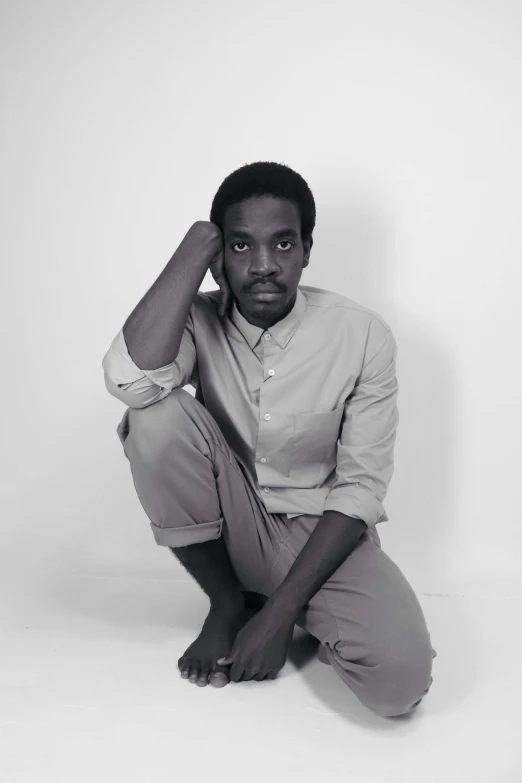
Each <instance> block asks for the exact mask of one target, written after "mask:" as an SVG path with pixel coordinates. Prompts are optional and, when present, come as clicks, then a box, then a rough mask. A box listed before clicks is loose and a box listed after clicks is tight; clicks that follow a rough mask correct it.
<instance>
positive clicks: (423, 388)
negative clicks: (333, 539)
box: [0, 0, 522, 783]
mask: <svg viewBox="0 0 522 783" xmlns="http://www.w3.org/2000/svg"><path fill="white" fill-rule="evenodd" d="M0 15H1V24H0V27H1V30H2V32H1V33H0V36H1V45H0V65H1V67H0V88H1V94H0V100H1V112H2V123H1V125H0V135H1V145H0V156H1V171H2V177H1V180H2V182H1V185H0V188H1V191H0V198H1V211H2V216H3V221H2V223H3V226H2V230H1V232H0V249H1V276H2V283H1V295H2V307H1V312H0V317H1V319H2V322H3V323H2V326H3V328H2V333H3V340H2V351H3V362H2V367H3V374H2V383H1V385H0V389H1V392H0V393H1V411H2V443H3V448H2V449H1V459H2V523H1V526H0V542H1V550H0V552H1V554H0V557H1V564H0V580H1V585H2V595H3V609H2V612H3V614H4V618H5V621H6V622H5V628H8V627H9V628H14V629H16V631H15V637H14V638H15V641H14V642H13V643H12V646H11V647H10V648H9V649H11V651H12V653H13V660H15V659H16V660H17V661H19V662H24V661H25V662H27V663H29V660H30V659H29V657H28V656H29V655H30V653H29V650H30V648H31V645H34V644H37V643H38V639H39V638H44V637H43V636H41V635H44V636H45V635H46V636H45V639H47V640H48V641H49V643H50V644H52V645H54V641H55V640H56V639H57V638H59V639H60V642H59V644H58V642H57V643H56V649H61V650H63V649H65V648H67V645H68V644H70V645H73V642H72V641H71V639H73V638H74V637H75V635H76V641H78V639H80V638H81V639H85V640H87V639H88V634H89V628H91V627H94V626H95V625H96V624H98V625H97V626H96V627H97V628H99V629H100V630H99V631H97V634H98V635H99V636H103V634H109V635H110V634H111V633H114V632H115V631H114V630H111V629H114V628H116V629H117V630H118V633H120V635H123V637H125V638H128V640H130V637H131V636H132V634H133V633H134V632H136V631H137V630H139V633H140V635H141V636H143V637H146V636H147V634H149V633H150V632H151V629H158V628H161V629H162V631H161V633H162V634H163V635H162V637H161V638H162V639H167V638H169V637H168V632H169V631H170V630H171V629H172V628H173V627H174V626H175V625H176V624H177V623H178V622H181V623H182V624H183V623H185V630H187V629H188V630H187V644H188V643H189V642H190V641H191V638H190V637H192V638H194V634H193V632H192V630H191V629H192V625H191V623H193V624H194V629H196V627H197V625H198V623H199V620H200V615H201V613H202V612H203V610H204V607H205V605H206V604H205V598H204V597H203V596H200V594H199V592H198V588H197V587H196V586H195V585H193V584H192V582H191V581H190V579H189V577H188V575H187V574H186V573H185V572H184V571H183V570H182V569H181V567H179V566H178V564H177V563H176V562H175V561H174V559H173V558H172V557H171V556H170V555H169V554H168V552H166V551H165V550H163V549H161V548H159V547H157V546H156V545H155V543H154V541H153V538H152V533H151V531H150V528H149V522H148V519H147V517H146V515H145V512H144V511H143V509H142V507H141V505H140V503H139V501H138V498H137V496H136V494H135V491H134V487H133V484H132V478H131V474H130V470H129V464H128V461H127V460H126V459H125V457H124V454H123V451H122V449H121V445H120V442H119V440H118V437H117V435H116V427H117V425H118V423H119V421H120V419H121V417H122V416H123V413H124V410H125V407H124V406H123V404H122V403H121V402H120V401H118V400H116V399H114V398H112V397H110V396H109V394H108V393H107V391H106V389H105V386H104V383H103V371H102V367H101V360H102V357H103V355H104V353H105V352H106V350H107V349H108V347H109V344H110V342H111V340H112V339H113V337H114V336H115V335H116V333H117V331H118V330H119V329H120V328H121V326H122V324H123V322H124V321H125V319H126V317H127V316H128V314H129V313H130V312H131V310H132V309H133V308H134V306H135V305H136V304H137V302H138V301H139V299H140V298H141V297H142V296H143V294H144V293H145V291H146V290H147V289H148V288H149V287H150V285H151V284H152V283H153V281H154V280H155V279H156V278H157V276H158V275H159V273H160V272H161V270H162V269H163V267H164V266H165V264H166V263H167V261H168V260H169V258H170V257H171V255H172V254H173V252H174V251H175V249H176V248H177V246H178V245H179V243H180V242H181V240H182V238H183V236H184V235H185V233H186V232H187V230H188V228H189V227H190V225H191V224H192V223H193V222H194V221H196V220H200V219H204V220H207V219H208V214H209V211H210V204H211V200H212V197H213V195H214V193H215V191H216V190H217V188H218V186H219V184H220V183H221V181H222V180H223V178H224V177H225V176H227V174H229V173H230V172H231V171H232V170H234V169H235V168H238V167H239V166H241V165H243V164H244V163H250V162H253V161H255V160H274V161H278V162H283V163H286V164H287V165H289V166H291V167H292V168H294V169H296V170H297V171H298V172H299V173H300V174H302V176H304V178H305V179H306V180H307V182H308V184H309V185H310V187H311V189H312V191H313V194H314V197H315V200H316V206H317V227H316V230H315V233H314V247H313V250H312V254H311V261H310V265H309V267H308V268H307V269H306V270H305V271H304V273H303V277H302V279H301V282H302V283H303V284H307V285H312V286H318V287H321V288H327V289H330V290H336V291H339V292H340V293H343V294H345V295H347V296H348V297H350V298H352V299H354V300H356V301H357V302H359V303H361V304H363V305H365V306H368V307H370V308H371V309H374V310H376V311H377V312H379V313H380V314H381V315H382V316H383V317H384V318H385V319H386V320H387V322H388V323H389V324H390V326H391V328H392V330H393V333H394V335H395V338H396V340H397V344H398V359H397V373H398V378H399V385H400V393H399V410H400V424H399V429H398V434H397V442H396V450H395V473H394V476H393V478H392V482H391V485H390V489H389V491H388V495H387V498H386V500H385V502H384V505H385V508H386V510H387V513H388V515H389V517H390V520H389V522H386V523H383V524H381V525H379V534H380V536H381V540H382V544H383V548H384V550H385V551H386V552H388V554H389V555H390V557H392V559H394V560H395V561H396V562H397V563H398V565H399V566H400V568H401V569H402V570H403V571H404V573H405V574H406V575H407V577H408V579H409V581H410V582H411V584H412V586H413V587H414V589H415V590H416V592H417V594H418V596H419V599H420V600H421V602H422V603H423V606H425V607H426V610H427V613H428V619H430V615H429V612H430V611H431V610H430V607H432V606H434V603H433V601H434V600H435V599H436V598H438V599H439V602H442V603H439V604H437V606H439V607H443V608H442V609H441V610H440V612H441V614H440V615H437V618H438V619H435V615H433V620H432V621H431V627H432V628H433V637H434V646H435V648H436V649H437V650H438V652H439V656H440V655H441V647H442V648H443V649H444V642H443V641H442V644H441V642H440V635H441V634H442V633H443V632H444V628H445V626H444V619H443V618H444V613H445V609H444V607H445V606H449V605H450V603H451V601H452V600H453V599H462V602H461V603H460V604H458V607H460V608H457V609H455V606H456V604H452V606H453V610H454V614H453V615H452V617H453V619H452V621H451V622H452V625H451V634H453V633H454V632H455V633H459V634H461V637H459V640H460V641H459V644H460V643H462V644H463V645H464V648H460V647H459V649H464V650H465V655H468V654H473V650H476V649H477V647H479V646H480V639H481V638H483V637H484V636H488V635H490V631H489V630H488V629H487V628H484V627H483V626H482V625H481V624H480V623H479V621H478V620H477V619H473V617H472V616H471V615H470V614H469V613H467V611H466V610H465V607H467V606H468V605H469V602H470V601H473V600H475V601H481V600H490V599H493V598H494V599H498V602H499V603H498V606H499V607H502V611H506V612H508V615H509V616H515V607H518V609H517V611H519V606H520V604H519V603H518V602H519V601H520V599H521V598H522V575H521V574H522V570H521V567H520V566H521V556H520V551H521V549H522V532H521V531H522V527H521V524H520V492H519V488H520V472H521V467H522V465H521V456H520V454H521V450H520V444H521V439H522V426H521V424H522V422H521V418H522V417H521V402H522V399H521V383H522V377H521V375H522V373H521V359H520V357H521V351H520V336H521V334H522V318H521V310H520V301H519V300H520V278H521V275H520V268H521V263H522V234H521V231H520V217H521V207H522V189H521V182H522V179H521V175H522V147H521V145H520V139H521V138H522V104H521V99H520V95H521V90H520V85H521V76H522V46H521V43H522V9H521V6H520V4H519V3H517V2H508V1H507V0H497V2H471V0H470V1H469V2H466V1H465V0H451V1H450V0H438V2H431V1H428V0H426V1H425V2H406V1H403V0H391V2H384V0H368V1H367V2H364V3H362V2H350V1H349V2H332V1H331V0H326V1H323V2H322V3H321V4H319V3H309V2H304V3H303V2H302V1H301V2H297V0H279V1H278V2H277V3H276V2H271V0H269V1H268V2H264V3H240V2H234V1H233V0H224V1H223V2H221V3H216V4H211V3H206V2H201V1H200V0H195V1H194V2H191V3H190V4H189V3H178V2H172V3H168V2H160V1H159V0H151V1H150V2H147V3H140V2H133V3H128V2H122V1H121V0H120V1H118V0H108V1H106V2H97V1H94V2H75V3H67V2H56V1H50V2H45V3H37V2H27V0H21V1H19V2H16V3H14V2H7V3H3V4H2V6H1V10H0ZM212 288H215V284H214V281H213V279H212V278H211V275H210V274H207V276H206V278H205V280H204V283H203V286H202V289H203V290H209V289H212ZM310 372H311V373H313V372H314V368H313V367H310ZM147 585H149V587H150V586H151V585H153V586H154V591H153V593H151V592H147V589H148V588H147ZM151 589H152V588H151ZM180 590H182V591H183V595H184V596H185V597H186V601H185V600H184V601H183V602H181V601H180V602H179V604H176V606H177V607H178V608H177V609H176V610H173V609H172V600H173V597H175V596H176V595H179V591H180ZM445 601H446V604H444V602H445ZM190 602H192V604H190ZM467 602H468V603H467ZM499 611H500V610H499ZM44 613H45V618H46V619H45V621H44V620H43V619H42V618H43V616H44ZM176 613H177V614H176ZM519 616H520V615H519ZM64 617H66V618H67V621H66V627H67V629H68V633H69V636H68V635H67V632H65V631H63V627H64V625H63V623H64V620H63V618H64ZM58 618H59V619H58ZM448 622H449V620H448ZM168 624H170V628H167V627H166V626H167V625H168ZM31 632H32V634H33V636H32V637H30V636H29V634H31ZM446 632H449V631H448V629H446ZM491 633H493V631H491ZM24 634H26V636H24ZM39 634H40V637H39ZM53 634H54V636H53ZM35 636H36V641H35ZM437 636H438V637H439V638H437ZM29 638H31V639H32V641H31V643H28V642H27V640H28V639H29ZM464 640H467V641H466V642H464ZM129 643H130V641H129ZM498 643H499V644H501V641H500V640H499V642H498ZM187 644H185V647H186V646H187ZM60 645H61V646H60ZM64 645H65V648H64ZM180 645H181V642H179V644H177V645H172V660H173V661H174V660H177V657H179V655H181V653H182V652H183V650H182V649H179V654H178V655H176V652H178V648H179V647H180ZM53 649H54V646H53ZM57 654H58V653H57ZM463 654H464V653H463ZM444 657H446V656H444ZM441 665H447V666H448V667H449V668H451V663H450V662H449V661H447V662H446V664H441ZM100 666H101V663H100ZM161 666H164V664H163V663H162V664H161ZM28 668H30V670H31V671H32V672H33V674H32V679H31V677H30V676H29V675H28V673H27V671H28V670H27V669H26V668H25V666H23V665H22V663H20V670H19V673H18V674H17V673H16V672H18V669H16V667H15V669H12V670H11V677H14V681H13V680H12V679H11V680H9V676H8V674H6V673H5V672H4V674H3V676H4V677H5V678H6V681H7V682H8V684H9V686H10V687H11V686H12V687H14V688H16V687H17V683H18V686H20V687H21V686H22V685H23V686H24V687H29V686H30V685H31V683H32V684H33V686H34V687H40V686H39V684H41V683H45V682H50V680H49V677H47V680H46V679H45V677H46V676H47V675H42V679H38V674H37V673H35V669H34V668H31V667H28ZM13 671H14V672H15V674H13ZM24 672H25V673H24ZM324 672H326V667H325V669H324ZM49 676H50V675H49ZM71 676H72V674H71ZM164 676H166V675H164ZM172 676H173V675H172ZM17 678H18V679H17ZM185 685H186V684H185ZM468 686H469V689H472V688H473V687H474V686H473V682H471V681H469V682H468V683H467V685H466V687H465V688H463V691H466V692H467V689H468ZM42 687H44V686H43V685H42ZM186 687H187V688H188V687H189V686H188V685H186ZM11 693H12V692H11ZM456 693H459V690H458V688H457V690H456V691H454V693H453V696H454V697H455V698H457V697H456V695H455V694H456ZM191 695H192V694H191ZM197 695H198V696H201V693H198V694H197ZM461 695H463V693H462V692H461ZM13 698H14V697H13ZM227 698H228V697H227ZM433 698H436V697H433ZM62 701H63V700H62ZM69 701H71V699H69ZM73 701H74V699H73ZM24 703H25V704H27V701H25V702H23V700H22V702H20V703H19V702H15V704H16V705H18V706H17V707H16V709H18V710H22V709H23V708H22V706H20V704H24ZM38 704H39V705H40V707H41V710H42V711H41V712H37V713H33V717H34V715H36V714H38V716H40V718H41V717H42V716H44V715H45V711H44V707H43V706H42V705H44V701H41V702H38ZM45 704H47V702H45ZM40 707H39V708H38V709H40ZM16 709H15V713H16ZM267 709H269V707H267ZM427 709H428V707H426V710H427ZM15 713H10V714H9V715H7V717H6V727H7V729H6V730H7V731H8V732H9V731H12V732H13V734H12V743H14V744H11V748H13V747H14V748H15V752H17V751H16V748H17V747H18V745H17V744H16V743H17V741H18V740H16V737H17V736H18V735H17V734H16V722H17V721H18V720H19V718H17V717H16V715H15V717H13V714H15ZM16 714H21V713H16ZM25 720H26V721H27V720H29V718H28V717H27V715H26V718H25ZM34 721H35V724H34V726H35V727H36V725H37V722H38V721H37V718H36V717H34ZM13 722H14V724H15V725H11V724H13ZM19 728H20V727H19ZM20 731H21V728H20ZM21 736H22V733H21V734H20V737H21ZM19 741H20V743H21V742H22V739H20V740H19ZM60 747H61V746H60ZM63 747H64V748H65V747H66V743H65V741H64V746H63ZM69 747H70V746H69ZM76 747H79V746H76ZM21 748H22V745H21V744H20V754H21V755H20V758H19V759H18V756H17V757H16V758H17V759H18V761H19V762H20V764H22V762H21V761H20V759H21V758H22V757H23V758H24V759H25V761H24V762H23V764H22V767H20V765H18V766H17V765H16V764H15V763H14V761H13V767H12V769H11V772H12V775H13V777H11V778H10V780H15V779H16V780H18V779H20V780H22V779H24V780H25V779H29V777H27V778H23V777H20V778H17V777H16V775H15V772H16V770H18V772H16V774H20V775H21V774H22V773H21V772H20V769H22V768H23V770H25V773H26V774H27V776H30V774H32V773H33V772H34V774H37V772H38V770H40V771H41V770H42V769H44V768H45V769H49V770H50V769H52V763H56V764H58V762H56V759H55V761H54V762H51V761H49V758H50V757H48V756H46V755H45V752H44V749H43V746H42V751H41V755H40V756H38V758H36V757H35V759H34V760H33V761H28V760H27V759H28V758H29V759H31V758H32V757H31V756H30V755H29V756H27V753H26V754H25V755H23V753H22V749H21ZM64 752H65V751H64ZM71 752H72V751H71ZM135 752H137V751H135ZM13 758H14V757H13ZM71 758H72V757H71ZM46 759H47V761H46ZM63 763H64V764H65V762H63ZM71 763H72V762H71ZM136 763H137V764H138V762H136ZM318 763H319V762H318ZM24 764H25V766H24ZM45 764H47V765H48V766H47V767H45ZM31 765H33V766H31ZM42 765H43V767H42ZM138 768H139V764H138V766H137V767H136V769H138ZM318 768H319V767H318ZM59 769H62V768H61V767H59V765H58V766H56V767H55V768H54V771H55V773H56V775H55V777H54V779H55V780H56V779H58V778H59V774H58V772H59ZM63 769H64V770H65V766H64V767H63ZM511 769H512V767H510V771H511ZM25 773H24V774H25ZM49 774H50V773H49ZM136 774H137V773H136ZM64 775H65V772H64ZM35 779H36V778H35ZM40 779H42V778H40ZM49 779H50V778H49ZM128 779H131V778H130V777H129V778H128ZM132 779H133V778H132ZM142 779H143V778H142ZM187 779H189V778H187ZM194 779H197V778H194ZM376 779H377V778H376ZM390 779H391V778H390ZM400 779H401V780H402V781H403V783H404V781H405V780H406V779H407V778H406V777H404V774H403V776H402V777H401V778H400ZM423 779H425V780H427V778H426V777H424V778H423ZM447 779H448V778H447ZM459 779H460V780H465V779H467V778H466V777H465V776H464V777H462V776H461V777H460V778H459ZM471 779H473V780H474V781H477V780H479V779H480V780H482V779H483V780H486V779H487V778H479V777H477V776H475V777H474V778H470V780H471ZM489 779H492V778H489ZM511 779H512V778H509V777H505V778H504V780H506V781H507V780H509V781H510V780H511ZM514 779H515V778H513V780H514Z"/></svg>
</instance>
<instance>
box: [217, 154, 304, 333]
mask: <svg viewBox="0 0 522 783" xmlns="http://www.w3.org/2000/svg"><path fill="white" fill-rule="evenodd" d="M210 221H211V222H212V223H215V224H216V225H217V226H219V228H220V229H221V231H222V233H223V238H224V250H225V256H224V264H225V273H226V276H227V279H228V282H229V285H230V288H231V290H232V293H233V295H234V298H235V300H236V303H237V307H238V309H239V312H240V313H241V315H243V317H244V318H246V320H247V321H249V323H251V324H254V325H255V326H260V327H262V328H263V329H266V328H268V327H269V326H272V325H273V324H275V323H277V321H280V320H281V319H282V318H284V317H285V316H286V315H288V313H289V312H290V310H292V308H293V306H294V304H295V299H296V295H297V286H298V285H299V280H300V279H301V275H302V273H303V269H304V268H305V267H306V266H308V262H309V260H310V251H311V249H312V245H313V239H312V232H313V230H314V227H315V202H314V197H313V195H312V192H311V191H310V188H309V187H308V185H307V183H306V182H305V180H304V179H303V178H302V177H301V175H300V174H298V173H297V172H295V171H293V170H292V169H291V168H289V167H288V166H285V165H283V164H280V163H269V162H262V161H260V162H257V163H251V164H249V165H246V166H243V167H242V168H240V169H237V170H236V171H234V172H233V173H232V174H230V175H229V176H228V177H227V178H226V179H225V180H224V181H223V183H222V184H221V186H220V187H219V190H218V191H217V193H216V195H215V196H214V199H213V201H212V209H211V211H210ZM252 289H254V290H255V292H256V293H257V292H263V291H270V290H272V291H273V290H274V289H275V290H276V294H277V295H276V296H273V297H268V296H266V295H265V296H263V297H258V296H256V295H255V294H254V291H253V290H252Z"/></svg>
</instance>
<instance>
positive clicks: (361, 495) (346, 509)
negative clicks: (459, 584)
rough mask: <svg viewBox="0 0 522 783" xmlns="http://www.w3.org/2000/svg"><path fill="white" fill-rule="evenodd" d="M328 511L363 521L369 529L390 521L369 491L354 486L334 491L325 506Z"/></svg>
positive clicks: (379, 503)
mask: <svg viewBox="0 0 522 783" xmlns="http://www.w3.org/2000/svg"><path fill="white" fill-rule="evenodd" d="M326 511H339V512H340V513H341V514H346V516H348V517H355V518H356V519H361V520H362V521H363V522H364V523H365V524H366V526H367V527H373V526H374V525H376V524H377V523H378V522H388V520H389V517H388V515H387V514H386V511H385V510H384V506H383V505H382V503H381V502H380V501H379V500H377V498H376V497H375V496H374V495H372V494H371V493H370V492H368V491H367V490H365V489H362V488H361V487H359V486H354V485H352V486H349V487H346V488H344V487H338V488H337V489H333V490H332V491H331V492H330V494H329V495H328V497H327V498H326V501H325V504H324V512H326ZM324 512H323V513H324Z"/></svg>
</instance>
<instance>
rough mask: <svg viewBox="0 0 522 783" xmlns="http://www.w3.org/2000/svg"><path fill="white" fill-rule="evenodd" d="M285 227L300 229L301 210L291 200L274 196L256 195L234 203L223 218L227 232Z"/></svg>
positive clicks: (272, 229)
mask: <svg viewBox="0 0 522 783" xmlns="http://www.w3.org/2000/svg"><path fill="white" fill-rule="evenodd" d="M285 227H288V228H290V227H291V228H294V229H296V230H297V231H298V230H299V228H300V217H299V211H298V209H297V207H296V205H295V204H293V203H292V202H291V201H288V200H287V199H282V198H274V197H272V196H256V197H252V198H248V199H245V200H244V201H241V202H239V203H237V204H232V205H231V206H230V207H228V209H227V210H226V212H225V215H224V218H223V229H224V231H225V233H230V232H231V231H233V230H243V231H256V230H257V231H259V230H260V229H263V230H266V231H276V230H277V229H280V228H285Z"/></svg>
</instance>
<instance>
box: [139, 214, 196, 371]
mask: <svg viewBox="0 0 522 783" xmlns="http://www.w3.org/2000/svg"><path fill="white" fill-rule="evenodd" d="M196 225H197V224H194V226H192V227H191V228H190V229H189V231H188V232H187V234H186V236H185V237H184V239H183V241H182V242H181V244H180V245H179V247H178V249H177V250H176V252H175V253H174V255H173V256H172V258H171V259H170V261H169V262H168V264H167V265H166V267H165V268H164V269H163V271H162V272H161V274H160V275H159V277H158V278H157V280H156V281H155V282H154V283H153V285H152V286H151V287H150V288H149V290H148V291H147V293H146V294H145V295H144V296H143V298H142V299H141V300H140V302H138V304H137V305H136V307H135V308H134V310H133V311H132V313H131V314H130V315H129V317H128V318H127V320H126V321H125V323H124V325H123V336H124V338H125V343H126V345H127V349H128V352H129V354H130V357H131V359H132V360H133V361H134V362H135V364H136V365H137V366H138V367H140V368H141V369H143V370H156V369H158V367H165V366H166V365H167V364H171V363H172V362H173V361H174V360H175V359H176V357H177V355H178V353H179V348H180V345H181V338H182V337H183V331H184V329H185V325H186V323H187V319H188V315H189V312H190V308H191V307H192V304H193V302H194V298H195V296H196V294H197V292H198V291H199V288H200V286H201V283H202V282H203V278H204V277H205V274H206V272H207V269H208V267H209V262H210V261H211V255H210V253H211V251H212V247H211V246H210V245H207V244H206V243H205V242H204V241H202V239H201V238H200V236H199V235H198V234H197V233H196V230H195V227H196Z"/></svg>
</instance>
